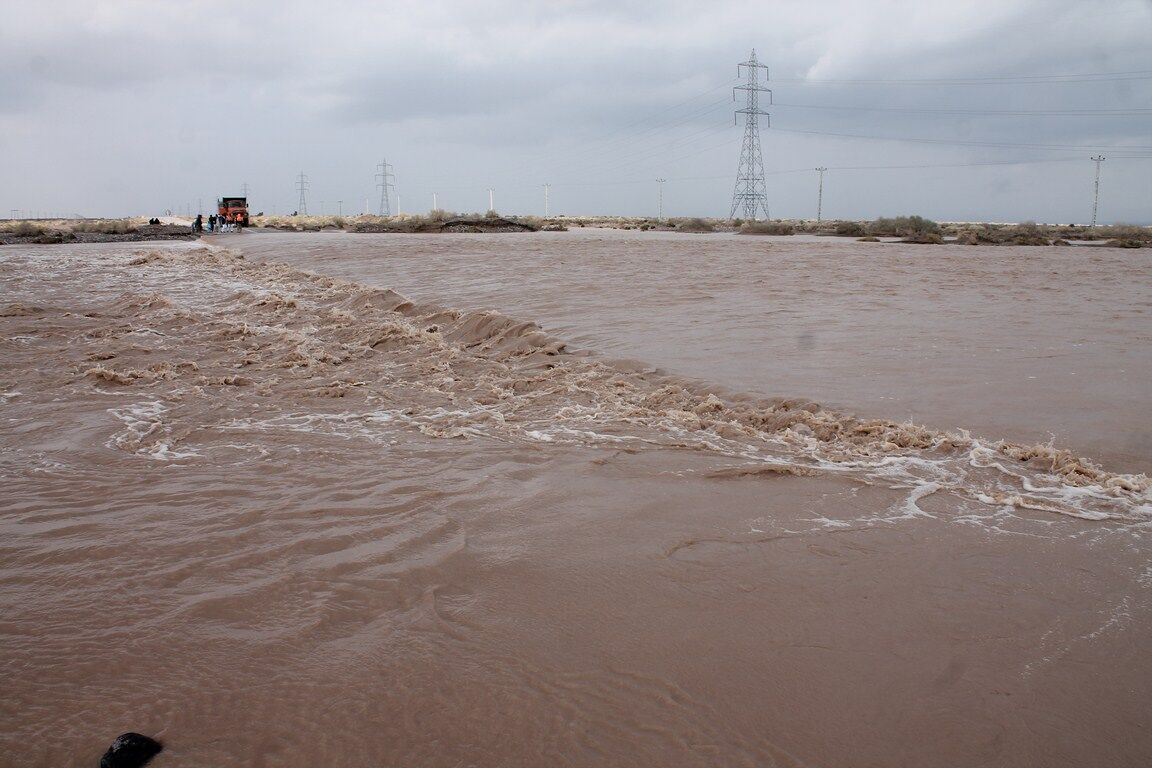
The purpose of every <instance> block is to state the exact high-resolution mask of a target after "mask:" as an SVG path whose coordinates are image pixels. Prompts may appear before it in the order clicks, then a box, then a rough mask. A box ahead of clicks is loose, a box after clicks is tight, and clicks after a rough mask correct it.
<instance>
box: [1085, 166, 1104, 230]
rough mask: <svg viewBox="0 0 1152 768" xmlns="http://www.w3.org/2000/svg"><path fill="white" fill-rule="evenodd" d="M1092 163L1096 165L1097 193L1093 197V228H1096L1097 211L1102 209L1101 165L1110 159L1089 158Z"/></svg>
mask: <svg viewBox="0 0 1152 768" xmlns="http://www.w3.org/2000/svg"><path fill="white" fill-rule="evenodd" d="M1089 159H1090V160H1091V161H1092V162H1094V163H1096V193H1095V194H1094V195H1093V196H1092V226H1093V227H1095V226H1096V210H1097V209H1098V208H1099V207H1100V163H1102V162H1104V161H1105V160H1107V159H1108V158H1106V157H1104V155H1096V157H1092V158H1089Z"/></svg>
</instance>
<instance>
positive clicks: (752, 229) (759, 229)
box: [740, 221, 796, 235]
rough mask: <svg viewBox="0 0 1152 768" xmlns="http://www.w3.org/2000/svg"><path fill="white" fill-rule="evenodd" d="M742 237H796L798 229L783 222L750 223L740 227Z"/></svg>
mask: <svg viewBox="0 0 1152 768" xmlns="http://www.w3.org/2000/svg"><path fill="white" fill-rule="evenodd" d="M740 234H742V235H794V234H796V228H795V227H794V226H792V225H791V224H788V223H787V222H783V221H749V222H748V223H746V224H744V225H742V226H741V227H740Z"/></svg>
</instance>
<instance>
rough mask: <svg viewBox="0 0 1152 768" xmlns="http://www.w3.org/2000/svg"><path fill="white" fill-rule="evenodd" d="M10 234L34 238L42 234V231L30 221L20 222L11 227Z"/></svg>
mask: <svg viewBox="0 0 1152 768" xmlns="http://www.w3.org/2000/svg"><path fill="white" fill-rule="evenodd" d="M12 234H14V235H18V236H19V237H35V236H37V235H42V234H44V229H43V228H42V227H38V226H36V225H35V224H33V223H32V222H30V221H21V222H19V223H18V224H16V226H14V227H12Z"/></svg>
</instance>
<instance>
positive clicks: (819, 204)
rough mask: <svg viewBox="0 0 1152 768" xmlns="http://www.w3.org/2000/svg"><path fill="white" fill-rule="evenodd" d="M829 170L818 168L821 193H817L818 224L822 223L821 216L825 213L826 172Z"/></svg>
mask: <svg viewBox="0 0 1152 768" xmlns="http://www.w3.org/2000/svg"><path fill="white" fill-rule="evenodd" d="M826 170H828V169H827V168H817V169H816V171H817V173H819V174H820V191H819V192H817V193H816V223H817V224H819V223H820V214H821V213H823V211H824V171H826Z"/></svg>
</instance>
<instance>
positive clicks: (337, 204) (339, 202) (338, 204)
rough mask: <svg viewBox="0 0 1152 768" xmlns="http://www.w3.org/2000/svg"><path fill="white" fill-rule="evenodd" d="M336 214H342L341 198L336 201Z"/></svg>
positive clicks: (342, 202)
mask: <svg viewBox="0 0 1152 768" xmlns="http://www.w3.org/2000/svg"><path fill="white" fill-rule="evenodd" d="M336 215H337V216H343V215H344V201H343V200H337V201H336Z"/></svg>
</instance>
